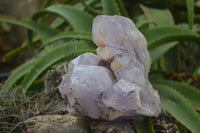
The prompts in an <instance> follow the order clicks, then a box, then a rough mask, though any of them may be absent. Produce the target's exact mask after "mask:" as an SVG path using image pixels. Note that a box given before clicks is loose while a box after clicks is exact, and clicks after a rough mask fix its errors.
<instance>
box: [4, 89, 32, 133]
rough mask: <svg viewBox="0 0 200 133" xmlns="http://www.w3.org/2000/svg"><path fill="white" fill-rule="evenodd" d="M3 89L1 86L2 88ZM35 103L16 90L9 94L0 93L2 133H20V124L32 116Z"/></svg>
mask: <svg viewBox="0 0 200 133" xmlns="http://www.w3.org/2000/svg"><path fill="white" fill-rule="evenodd" d="M0 88H1V86H0ZM33 105H34V103H33V101H31V98H30V97H27V96H25V95H24V94H20V93H17V89H16V88H14V89H12V90H11V91H9V93H5V92H2V91H0V133H7V132H20V126H19V125H20V123H22V122H23V121H24V120H26V119H27V118H29V117H31V116H32V114H33V113H32V112H31V109H32V108H33Z"/></svg>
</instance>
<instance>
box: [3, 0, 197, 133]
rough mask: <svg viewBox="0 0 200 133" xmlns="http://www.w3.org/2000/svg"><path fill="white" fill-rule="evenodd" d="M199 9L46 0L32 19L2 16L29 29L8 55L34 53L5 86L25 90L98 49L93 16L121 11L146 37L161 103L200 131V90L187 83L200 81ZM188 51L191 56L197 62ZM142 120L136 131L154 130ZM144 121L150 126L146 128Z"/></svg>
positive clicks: (149, 2)
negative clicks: (72, 59) (53, 69)
mask: <svg viewBox="0 0 200 133" xmlns="http://www.w3.org/2000/svg"><path fill="white" fill-rule="evenodd" d="M199 12H200V6H198V5H197V4H195V1H194V0H144V1H139V0H135V1H132V0H64V1H62V2H58V1H56V0H45V2H44V3H43V6H42V8H41V10H39V11H37V12H35V13H34V14H33V15H32V16H31V17H30V18H29V19H26V20H25V19H22V20H17V19H15V18H12V17H9V16H4V17H1V18H0V22H2V23H11V24H15V25H19V26H22V27H24V28H26V29H27V31H28V32H27V39H26V40H25V41H24V43H23V45H21V47H18V48H16V49H14V50H12V51H10V52H9V53H7V54H6V55H5V59H7V60H9V59H10V58H12V57H14V56H15V55H17V54H19V53H21V52H23V51H26V50H30V52H31V53H32V55H33V56H32V58H31V59H28V60H29V61H28V62H26V63H24V64H22V65H21V66H19V67H18V68H16V69H15V70H14V71H13V72H12V75H11V76H10V77H9V78H8V79H7V80H6V81H5V83H4V84H3V86H2V88H1V91H8V90H10V89H11V88H12V86H13V85H17V87H18V88H19V89H18V90H19V92H18V93H21V92H27V90H28V89H30V88H33V87H31V86H34V84H36V83H38V82H37V80H40V81H41V77H42V76H41V75H43V74H44V73H45V72H46V71H47V70H48V69H51V67H52V66H53V65H59V64H60V63H62V62H64V61H65V60H64V59H66V58H67V59H70V58H69V57H70V56H73V55H77V54H80V53H83V52H88V51H90V52H95V49H96V45H95V44H94V43H93V42H92V34H91V29H92V21H93V18H95V16H96V15H101V14H106V15H122V16H126V17H129V18H130V19H132V20H133V21H134V23H135V24H136V26H137V28H138V29H139V30H140V31H141V32H142V33H143V34H144V36H145V37H146V39H147V42H148V50H149V53H150V57H149V58H151V63H152V64H151V69H150V75H149V79H150V80H151V82H152V85H153V87H154V88H155V89H157V90H158V93H159V94H160V97H161V104H162V106H163V107H164V109H165V110H167V111H168V112H169V113H170V114H171V115H172V116H173V117H174V118H175V119H177V120H178V121H179V122H180V123H181V124H183V125H184V126H185V127H186V128H187V129H188V130H189V131H192V132H194V133H199V132H200V116H199V114H198V113H197V111H200V103H199V101H200V91H199V90H198V89H197V88H195V87H191V86H190V85H189V83H193V82H194V81H196V80H198V78H197V77H196V76H197V74H198V70H199V67H200V63H199V62H200V58H199V56H197V57H196V55H199V53H200V49H199V44H200V35H199V33H200V30H199V28H198V27H199V22H200V21H199V20H200V18H199V15H198V13H199ZM194 49H195V50H194ZM36 51H37V52H36ZM189 55H193V57H192V58H193V59H194V60H195V61H196V63H195V64H192V63H191V62H190V58H189ZM186 63H187V64H189V65H190V66H191V67H192V69H191V70H189V69H187V65H186ZM149 64H150V62H149ZM192 70H194V71H192ZM181 74H182V75H186V76H181ZM169 77H170V78H172V79H174V80H176V81H170V80H169ZM40 83H42V84H43V82H40ZM34 89H40V88H34ZM143 121H144V122H138V123H137V121H135V122H136V123H137V124H135V125H136V128H137V129H138V132H154V131H153V128H152V125H151V122H149V121H150V119H145V120H143ZM135 122H134V123H135ZM140 123H142V124H146V127H147V128H146V129H142V127H141V124H140ZM137 129H136V130H137ZM185 132H187V131H185Z"/></svg>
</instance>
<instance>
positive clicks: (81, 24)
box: [43, 5, 93, 31]
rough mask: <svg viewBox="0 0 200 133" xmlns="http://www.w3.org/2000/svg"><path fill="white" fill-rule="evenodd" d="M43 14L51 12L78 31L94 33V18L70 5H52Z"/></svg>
mask: <svg viewBox="0 0 200 133" xmlns="http://www.w3.org/2000/svg"><path fill="white" fill-rule="evenodd" d="M43 12H51V13H55V14H58V15H59V16H62V17H63V18H64V19H65V20H67V21H68V22H69V23H70V24H71V25H72V27H73V28H74V29H75V30H77V31H92V21H93V17H92V16H91V15H89V14H88V13H86V12H84V11H81V10H79V9H77V8H75V7H71V6H68V5H52V6H50V7H48V8H46V9H45V10H44V11H43Z"/></svg>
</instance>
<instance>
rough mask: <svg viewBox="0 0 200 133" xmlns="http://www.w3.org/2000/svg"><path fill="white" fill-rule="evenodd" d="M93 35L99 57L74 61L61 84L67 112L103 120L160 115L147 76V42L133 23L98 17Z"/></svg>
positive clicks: (120, 18)
mask: <svg viewBox="0 0 200 133" xmlns="http://www.w3.org/2000/svg"><path fill="white" fill-rule="evenodd" d="M92 33H93V41H94V42H95V44H96V45H97V46H98V48H97V55H94V54H92V53H85V54H82V55H80V56H78V57H77V58H75V59H74V60H72V61H71V62H70V63H69V65H68V70H69V71H68V73H67V74H66V75H64V76H63V78H62V83H61V84H60V86H59V90H60V92H61V94H62V96H63V97H65V98H66V99H67V103H68V104H67V108H68V111H69V112H71V113H74V114H80V115H83V116H86V117H90V118H93V119H105V120H116V119H131V118H133V117H135V116H158V115H159V113H160V98H159V95H158V93H157V91H155V90H154V89H153V88H152V86H151V84H150V82H149V80H148V55H147V42H146V39H145V38H144V36H143V35H142V34H141V33H140V31H139V30H138V29H137V28H136V27H135V25H134V23H133V22H132V21H131V20H130V19H128V18H125V17H122V16H117V15H115V16H107V15H99V16H97V17H96V18H95V19H94V21H93V29H92Z"/></svg>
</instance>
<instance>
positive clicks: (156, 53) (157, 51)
mask: <svg viewBox="0 0 200 133" xmlns="http://www.w3.org/2000/svg"><path fill="white" fill-rule="evenodd" d="M177 44H178V43H177V42H170V43H167V44H163V45H161V46H158V47H155V48H153V49H151V50H150V55H151V60H152V63H154V62H155V61H156V60H157V59H158V58H160V57H161V56H162V55H164V54H165V53H166V52H167V51H168V50H169V49H171V48H173V47H174V46H176V45H177Z"/></svg>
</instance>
